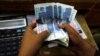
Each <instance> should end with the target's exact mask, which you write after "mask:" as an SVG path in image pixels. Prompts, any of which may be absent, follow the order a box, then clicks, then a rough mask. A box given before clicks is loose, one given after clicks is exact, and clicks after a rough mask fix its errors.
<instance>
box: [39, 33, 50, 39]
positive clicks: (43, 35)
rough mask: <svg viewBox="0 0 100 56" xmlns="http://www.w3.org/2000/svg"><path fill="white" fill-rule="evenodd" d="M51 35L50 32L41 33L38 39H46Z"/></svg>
mask: <svg viewBox="0 0 100 56" xmlns="http://www.w3.org/2000/svg"><path fill="white" fill-rule="evenodd" d="M49 35H50V32H48V31H43V32H42V33H40V34H39V35H38V37H39V38H43V39H46V38H47V37H48V36H49Z"/></svg>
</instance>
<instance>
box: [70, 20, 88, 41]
mask: <svg viewBox="0 0 100 56" xmlns="http://www.w3.org/2000/svg"><path fill="white" fill-rule="evenodd" d="M70 25H71V26H72V27H73V28H74V29H75V30H76V31H77V32H78V33H79V34H80V35H81V37H82V38H83V39H87V36H86V34H85V33H84V31H83V29H82V28H81V26H80V24H79V23H78V21H77V20H76V19H73V20H72V21H71V23H70Z"/></svg>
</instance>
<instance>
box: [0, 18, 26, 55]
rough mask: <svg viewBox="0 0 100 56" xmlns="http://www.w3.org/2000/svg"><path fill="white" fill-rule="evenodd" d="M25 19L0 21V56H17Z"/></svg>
mask: <svg viewBox="0 0 100 56" xmlns="http://www.w3.org/2000/svg"><path fill="white" fill-rule="evenodd" d="M26 25H27V24H26V18H25V17H19V18H15V19H14V18H13V19H5V20H0V56H18V50H19V47H20V43H21V40H22V37H23V33H24V32H25V27H26Z"/></svg>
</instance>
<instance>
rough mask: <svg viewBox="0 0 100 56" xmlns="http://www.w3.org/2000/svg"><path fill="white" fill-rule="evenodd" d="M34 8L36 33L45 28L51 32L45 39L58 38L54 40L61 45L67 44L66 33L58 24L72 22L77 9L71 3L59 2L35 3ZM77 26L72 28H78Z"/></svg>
mask: <svg viewBox="0 0 100 56" xmlns="http://www.w3.org/2000/svg"><path fill="white" fill-rule="evenodd" d="M34 10H35V17H36V19H37V27H36V29H37V33H38V34H39V33H41V32H43V31H45V30H48V31H50V32H51V34H50V35H49V37H48V38H47V39H46V41H52V40H59V41H54V42H58V43H60V44H62V45H65V46H68V42H69V37H68V34H67V32H65V31H64V30H63V29H61V28H59V27H58V24H60V23H69V24H70V23H71V22H73V20H74V19H75V16H76V13H77V10H75V9H74V7H73V6H71V5H66V4H61V3H41V4H35V5H34ZM74 24H76V23H74ZM74 24H73V25H74ZM77 27H78V26H77ZM77 27H74V28H75V29H78V28H77Z"/></svg>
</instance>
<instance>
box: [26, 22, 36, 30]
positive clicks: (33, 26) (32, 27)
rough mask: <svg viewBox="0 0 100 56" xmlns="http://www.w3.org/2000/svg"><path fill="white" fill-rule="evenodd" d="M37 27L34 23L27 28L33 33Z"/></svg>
mask: <svg viewBox="0 0 100 56" xmlns="http://www.w3.org/2000/svg"><path fill="white" fill-rule="evenodd" d="M35 27H36V23H35V22H34V23H32V24H30V25H28V26H27V30H31V31H32V30H33V29H34V28H35Z"/></svg>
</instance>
